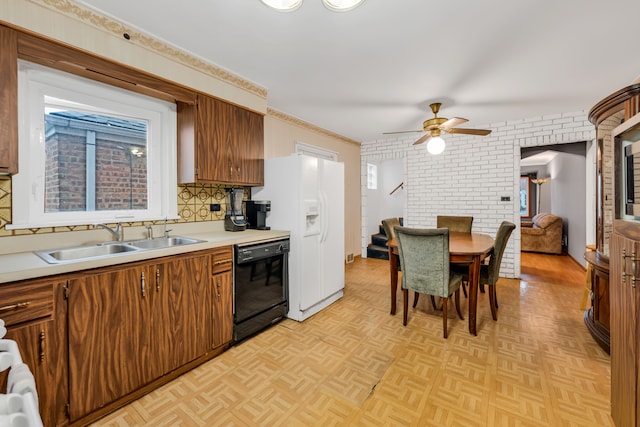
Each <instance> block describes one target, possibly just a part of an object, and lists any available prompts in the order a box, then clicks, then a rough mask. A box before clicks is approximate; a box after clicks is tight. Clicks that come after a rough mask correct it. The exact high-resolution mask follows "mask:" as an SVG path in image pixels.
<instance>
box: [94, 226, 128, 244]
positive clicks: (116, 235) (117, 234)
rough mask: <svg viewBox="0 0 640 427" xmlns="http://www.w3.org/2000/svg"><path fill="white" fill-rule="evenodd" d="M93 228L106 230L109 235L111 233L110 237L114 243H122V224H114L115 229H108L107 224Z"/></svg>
mask: <svg viewBox="0 0 640 427" xmlns="http://www.w3.org/2000/svg"><path fill="white" fill-rule="evenodd" d="M94 227H100V228H104V229H105V230H107V231H108V232H109V233H111V235H112V236H113V240H114V241H116V242H122V241H124V228H123V227H122V224H120V223H119V222H118V223H116V228H115V229H114V228H111V227H109V226H108V225H107V224H96V225H95V226H94Z"/></svg>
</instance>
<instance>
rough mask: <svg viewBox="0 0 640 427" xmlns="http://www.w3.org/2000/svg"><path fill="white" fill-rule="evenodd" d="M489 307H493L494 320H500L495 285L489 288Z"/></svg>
mask: <svg viewBox="0 0 640 427" xmlns="http://www.w3.org/2000/svg"><path fill="white" fill-rule="evenodd" d="M489 305H490V306H491V317H493V320H498V306H497V304H496V287H495V285H491V286H489Z"/></svg>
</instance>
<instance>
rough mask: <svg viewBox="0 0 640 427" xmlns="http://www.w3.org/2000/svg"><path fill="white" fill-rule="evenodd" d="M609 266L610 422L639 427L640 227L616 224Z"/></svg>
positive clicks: (619, 222)
mask: <svg viewBox="0 0 640 427" xmlns="http://www.w3.org/2000/svg"><path fill="white" fill-rule="evenodd" d="M609 264H610V266H611V276H610V298H611V418H612V419H613V421H614V422H615V424H616V426H619V427H630V426H640V417H638V415H639V413H638V410H639V409H640V406H639V398H640V393H639V392H640V384H639V382H640V376H639V375H638V374H639V371H640V359H639V356H640V349H639V346H640V340H639V338H638V337H640V335H639V334H640V322H639V321H638V320H639V319H638V310H639V309H640V224H633V223H629V222H625V221H615V223H614V232H613V235H612V237H611V242H610V257H609ZM636 282H637V283H636Z"/></svg>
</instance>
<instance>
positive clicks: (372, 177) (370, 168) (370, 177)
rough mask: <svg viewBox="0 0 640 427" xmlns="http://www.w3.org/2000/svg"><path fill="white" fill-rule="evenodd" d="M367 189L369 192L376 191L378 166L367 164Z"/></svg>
mask: <svg viewBox="0 0 640 427" xmlns="http://www.w3.org/2000/svg"><path fill="white" fill-rule="evenodd" d="M367 188H368V189H369V190H377V189H378V166H376V165H372V164H371V163H367Z"/></svg>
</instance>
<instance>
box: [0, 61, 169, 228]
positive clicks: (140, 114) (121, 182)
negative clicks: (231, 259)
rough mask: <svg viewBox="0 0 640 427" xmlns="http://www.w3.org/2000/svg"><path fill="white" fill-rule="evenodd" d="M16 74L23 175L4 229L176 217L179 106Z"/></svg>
mask: <svg viewBox="0 0 640 427" xmlns="http://www.w3.org/2000/svg"><path fill="white" fill-rule="evenodd" d="M18 66H19V68H18V70H19V71H18V108H19V117H20V128H19V171H20V172H19V173H18V174H16V175H15V176H14V177H13V180H12V183H13V187H14V191H13V200H12V208H13V223H12V224H11V225H10V226H7V228H36V227H54V226H61V225H80V224H93V223H102V222H119V221H145V220H157V219H161V218H165V217H169V218H175V217H177V204H176V201H177V185H176V181H177V180H176V108H175V104H171V103H168V102H166V101H162V100H158V99H155V98H151V97H148V96H145V95H141V94H137V93H134V92H131V91H127V90H124V89H121V88H117V87H114V86H110V85H106V84H103V83H99V82H96V81H93V80H89V79H85V78H82V77H78V76H75V75H72V74H68V73H64V72H61V71H58V70H53V69H50V68H47V67H43V66H40V65H36V64H32V63H29V62H26V61H19V64H18Z"/></svg>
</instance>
